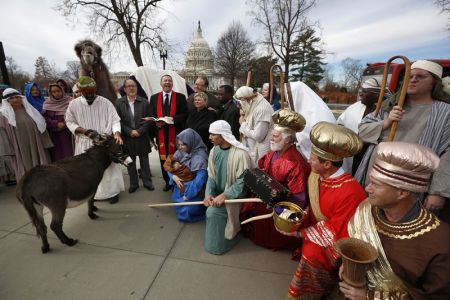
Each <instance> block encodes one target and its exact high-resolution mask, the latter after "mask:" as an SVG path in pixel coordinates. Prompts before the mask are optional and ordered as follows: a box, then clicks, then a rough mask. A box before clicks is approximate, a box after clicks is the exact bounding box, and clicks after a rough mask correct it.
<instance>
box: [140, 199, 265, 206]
mask: <svg viewBox="0 0 450 300" xmlns="http://www.w3.org/2000/svg"><path fill="white" fill-rule="evenodd" d="M249 202H259V203H261V202H263V201H262V200H261V199H259V198H242V199H231V200H225V203H226V204H233V203H249ZM186 205H203V201H192V202H188V201H186V202H180V203H159V204H149V205H148V207H151V208H155V207H172V206H186Z"/></svg>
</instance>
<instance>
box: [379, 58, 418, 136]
mask: <svg viewBox="0 0 450 300" xmlns="http://www.w3.org/2000/svg"><path fill="white" fill-rule="evenodd" d="M397 58H400V59H402V60H403V62H404V64H405V75H404V77H403V83H402V89H401V91H400V97H399V100H398V104H397V105H398V106H400V108H402V107H403V104H404V103H405V98H406V91H407V89H408V83H409V74H410V73H411V62H410V61H409V59H408V58H407V57H406V56H403V55H396V56H393V57H391V58H390V59H389V60H388V61H387V62H386V64H385V65H384V72H383V81H382V83H381V91H380V95H379V96H378V101H377V106H376V108H375V112H374V116H375V117H376V116H378V113H379V112H380V109H381V103H382V102H383V98H384V93H385V90H386V84H387V77H388V73H389V67H390V65H391V62H392V61H393V60H395V59H397ZM397 126H398V121H393V122H392V126H391V131H390V133H389V139H388V141H389V142H392V141H393V140H394V137H395V132H396V131H397Z"/></svg>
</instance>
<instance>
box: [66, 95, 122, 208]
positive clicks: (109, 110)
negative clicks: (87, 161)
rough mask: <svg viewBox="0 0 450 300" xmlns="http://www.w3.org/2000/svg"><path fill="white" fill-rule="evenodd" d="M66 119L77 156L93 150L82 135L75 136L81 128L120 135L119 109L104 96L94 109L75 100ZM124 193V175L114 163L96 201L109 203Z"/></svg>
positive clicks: (99, 188)
mask: <svg viewBox="0 0 450 300" xmlns="http://www.w3.org/2000/svg"><path fill="white" fill-rule="evenodd" d="M65 119H66V124H67V128H69V130H70V131H71V132H72V133H73V134H74V135H75V153H74V154H75V155H78V154H82V153H84V152H85V151H86V150H87V149H89V148H91V147H92V140H91V139H89V138H88V137H86V136H84V135H82V134H75V130H76V129H77V128H78V127H82V128H85V129H92V130H96V131H97V132H98V133H100V134H113V133H115V132H120V117H119V115H118V114H117V111H116V108H115V107H114V105H113V104H112V103H111V101H109V100H108V99H106V98H104V97H102V96H97V98H96V99H95V101H94V103H92V104H91V105H89V104H88V103H87V101H86V99H85V98H84V97H79V98H77V99H74V100H72V102H70V104H69V107H68V108H67V111H66V116H65ZM124 190H125V184H124V181H123V176H122V171H121V169H120V167H119V165H118V164H116V163H111V165H110V166H109V167H108V168H107V169H106V170H105V173H104V174H103V178H102V181H101V182H100V184H99V185H98V188H97V192H96V193H95V196H94V199H96V200H103V199H108V198H111V197H114V196H115V195H117V194H119V193H120V192H121V191H124Z"/></svg>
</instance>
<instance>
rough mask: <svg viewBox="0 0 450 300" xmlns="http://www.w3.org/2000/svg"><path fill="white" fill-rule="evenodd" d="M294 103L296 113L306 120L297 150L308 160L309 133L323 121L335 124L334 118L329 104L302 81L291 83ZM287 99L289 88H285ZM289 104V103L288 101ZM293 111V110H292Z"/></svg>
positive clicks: (297, 135)
mask: <svg viewBox="0 0 450 300" xmlns="http://www.w3.org/2000/svg"><path fill="white" fill-rule="evenodd" d="M290 85H291V92H292V98H293V99H292V101H293V103H294V109H293V110H294V111H296V112H297V113H299V114H301V115H302V116H303V117H304V118H305V120H306V126H305V129H303V131H302V132H298V133H297V134H296V137H297V149H298V150H299V151H300V153H301V154H303V156H304V157H305V158H307V159H309V156H310V153H311V146H312V144H311V140H310V139H309V132H310V131H311V128H312V127H313V126H314V125H316V124H317V123H319V122H321V121H326V122H330V123H333V124H335V123H336V118H335V117H334V115H333V113H332V112H331V110H330V109H329V108H328V106H327V104H326V103H325V102H324V101H323V100H322V98H320V97H319V96H318V95H317V94H316V93H314V91H313V90H312V89H310V88H309V87H308V86H307V85H306V84H304V83H303V82H301V81H297V82H291V83H290ZM284 91H285V99H288V95H287V88H286V87H285V89H284ZM286 103H289V101H286ZM291 109H292V108H291Z"/></svg>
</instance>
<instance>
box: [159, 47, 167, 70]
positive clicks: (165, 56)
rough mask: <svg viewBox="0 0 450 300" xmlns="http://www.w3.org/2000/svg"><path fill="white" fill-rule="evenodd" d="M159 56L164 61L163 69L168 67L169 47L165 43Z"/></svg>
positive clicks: (160, 48)
mask: <svg viewBox="0 0 450 300" xmlns="http://www.w3.org/2000/svg"><path fill="white" fill-rule="evenodd" d="M159 58H160V59H162V61H163V70H165V69H166V59H167V49H166V48H165V47H164V45H163V44H161V45H160V47H159Z"/></svg>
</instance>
